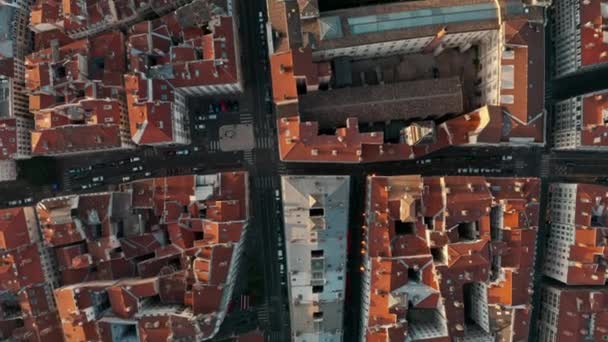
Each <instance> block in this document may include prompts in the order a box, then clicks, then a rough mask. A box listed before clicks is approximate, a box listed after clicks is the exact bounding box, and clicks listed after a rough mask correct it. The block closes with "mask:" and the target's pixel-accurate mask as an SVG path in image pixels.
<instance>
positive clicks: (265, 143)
mask: <svg viewBox="0 0 608 342" xmlns="http://www.w3.org/2000/svg"><path fill="white" fill-rule="evenodd" d="M273 144H274V139H273V138H272V137H269V136H256V137H255V147H256V148H258V149H262V150H263V149H271V148H272V147H273Z"/></svg>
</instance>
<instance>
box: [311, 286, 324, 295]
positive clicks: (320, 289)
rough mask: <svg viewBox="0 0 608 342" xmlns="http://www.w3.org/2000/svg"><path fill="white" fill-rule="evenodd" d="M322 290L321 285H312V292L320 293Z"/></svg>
mask: <svg viewBox="0 0 608 342" xmlns="http://www.w3.org/2000/svg"><path fill="white" fill-rule="evenodd" d="M321 292H323V286H321V285H315V286H313V287H312V293H321Z"/></svg>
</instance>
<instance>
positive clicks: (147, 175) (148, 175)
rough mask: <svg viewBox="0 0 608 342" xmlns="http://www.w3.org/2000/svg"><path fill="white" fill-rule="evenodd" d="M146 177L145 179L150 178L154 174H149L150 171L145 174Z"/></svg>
mask: <svg viewBox="0 0 608 342" xmlns="http://www.w3.org/2000/svg"><path fill="white" fill-rule="evenodd" d="M144 176H145V177H150V176H152V172H149V171H148V172H146V173H144Z"/></svg>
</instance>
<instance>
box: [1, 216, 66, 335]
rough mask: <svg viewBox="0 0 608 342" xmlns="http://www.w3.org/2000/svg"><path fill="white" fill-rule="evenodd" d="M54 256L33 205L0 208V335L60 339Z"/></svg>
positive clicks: (56, 275)
mask: <svg viewBox="0 0 608 342" xmlns="http://www.w3.org/2000/svg"><path fill="white" fill-rule="evenodd" d="M55 267H56V265H55V264H54V256H53V255H52V251H51V250H50V248H49V247H48V246H46V245H45V244H44V243H43V239H42V237H41V232H40V229H39V227H38V221H37V220H36V212H35V209H34V208H33V207H20V208H11V209H3V210H0V297H1V300H0V337H1V338H6V339H11V340H15V341H24V340H27V341H37V342H40V341H50V340H59V339H61V327H60V324H59V317H58V316H57V311H56V307H55V301H54V298H53V286H56V285H57V284H58V281H59V280H58V274H57V272H56V269H55Z"/></svg>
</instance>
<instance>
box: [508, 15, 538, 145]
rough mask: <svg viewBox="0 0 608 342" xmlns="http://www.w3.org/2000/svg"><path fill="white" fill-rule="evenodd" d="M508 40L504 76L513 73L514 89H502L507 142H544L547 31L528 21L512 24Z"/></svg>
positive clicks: (509, 22)
mask: <svg viewBox="0 0 608 342" xmlns="http://www.w3.org/2000/svg"><path fill="white" fill-rule="evenodd" d="M504 36H505V45H506V47H507V48H508V49H509V50H508V51H506V52H503V57H502V59H501V61H500V64H501V66H502V67H503V73H504V72H505V71H504V70H505V69H504V68H508V67H510V68H512V69H513V70H512V72H509V74H510V75H512V77H513V78H512V80H511V81H512V82H513V87H512V88H511V87H503V86H501V88H500V95H501V105H502V106H503V108H504V111H505V114H507V116H508V118H509V119H510V127H511V129H510V132H509V133H508V134H507V137H505V138H507V139H508V138H532V139H533V141H534V142H537V143H540V142H543V140H544V132H543V129H544V111H545V109H544V88H545V87H544V76H545V75H544V70H545V67H544V64H545V63H544V59H545V56H544V51H545V50H544V27H543V25H542V24H536V23H531V22H528V21H527V20H525V19H519V20H510V21H507V22H505V24H504ZM507 56H509V57H507ZM502 77H503V78H505V77H506V76H505V75H503V76H502ZM507 98H512V101H511V100H507Z"/></svg>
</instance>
